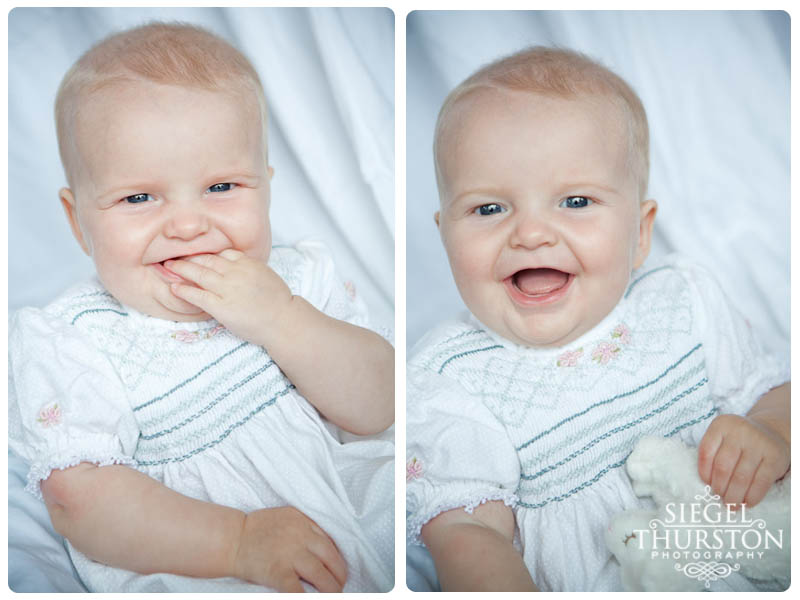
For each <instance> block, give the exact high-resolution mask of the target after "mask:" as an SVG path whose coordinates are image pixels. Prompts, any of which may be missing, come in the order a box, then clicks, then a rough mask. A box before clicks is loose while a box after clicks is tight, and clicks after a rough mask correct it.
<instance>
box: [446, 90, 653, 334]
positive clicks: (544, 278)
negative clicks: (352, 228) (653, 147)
mask: <svg viewBox="0 0 800 600" xmlns="http://www.w3.org/2000/svg"><path fill="white" fill-rule="evenodd" d="M628 153H629V147H628V137H627V129H626V128H625V126H624V124H623V122H622V120H621V115H620V114H619V112H618V110H617V109H616V108H615V107H614V106H613V105H612V104H610V103H609V102H607V101H595V102H594V103H589V102H587V101H583V100H580V101H577V100H565V99H561V98H552V97H545V96H540V95H534V94H531V93H527V92H511V91H499V90H479V91H477V92H472V93H470V94H469V95H468V96H467V97H464V98H462V99H461V100H459V102H458V104H457V105H456V106H455V107H454V110H453V112H452V113H451V114H450V116H449V117H448V121H447V124H446V125H445V128H444V130H443V134H442V137H441V139H440V143H439V148H438V157H439V168H440V177H441V180H440V184H441V186H442V187H441V202H442V204H441V211H440V213H437V222H438V224H439V229H440V232H441V236H442V240H443V242H444V245H445V248H446V250H447V254H448V257H449V260H450V266H451V268H452V271H453V275H454V278H455V281H456V285H457V286H458V289H459V292H460V293H461V296H462V298H463V299H464V302H465V303H466V305H467V307H469V309H470V310H471V311H472V313H473V314H474V315H475V316H476V317H477V318H478V319H479V320H480V321H481V322H482V323H484V324H485V325H486V326H488V327H489V328H491V329H492V330H494V331H495V332H497V333H499V334H500V335H502V336H503V337H505V338H507V339H509V340H511V341H513V342H516V343H518V344H522V345H525V346H562V345H564V344H567V343H569V342H571V341H573V340H575V339H576V338H578V337H579V336H580V335H581V334H583V333H585V332H587V331H588V330H590V329H591V328H592V327H594V326H595V325H597V324H598V323H599V322H600V321H601V320H602V319H603V318H604V317H605V316H606V315H608V314H609V312H611V310H612V309H613V308H614V306H615V305H616V304H617V302H618V301H619V300H620V298H621V297H622V294H623V293H624V291H625V288H626V286H627V284H628V280H629V277H630V274H631V271H632V270H633V269H634V268H635V267H637V266H639V265H640V264H641V263H642V262H643V261H644V259H645V257H646V256H647V252H648V250H649V243H650V233H651V229H652V222H653V217H654V215H655V203H654V202H652V201H648V202H644V203H641V204H640V202H639V199H638V197H637V185H638V184H637V181H636V178H635V177H634V176H632V174H631V172H630V169H629V168H628V160H627V159H628V156H629V154H628Z"/></svg>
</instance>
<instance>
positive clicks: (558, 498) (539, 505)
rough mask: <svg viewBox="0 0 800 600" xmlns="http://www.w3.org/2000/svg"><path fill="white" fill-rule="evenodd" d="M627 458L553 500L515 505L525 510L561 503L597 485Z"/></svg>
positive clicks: (626, 458)
mask: <svg viewBox="0 0 800 600" xmlns="http://www.w3.org/2000/svg"><path fill="white" fill-rule="evenodd" d="M628 456H630V453H628ZM628 456H626V457H625V458H623V459H622V460H621V461H619V462H615V463H614V464H611V465H608V466H607V467H606V468H604V469H603V470H602V471H600V472H599V473H598V474H597V475H595V476H594V477H592V479H590V480H589V481H584V482H583V483H582V484H580V485H579V486H578V487H576V488H573V489H571V490H570V491H568V492H567V493H566V494H561V495H560V496H556V497H555V498H548V499H547V500H545V501H544V502H540V503H539V504H528V503H527V502H523V501H522V500H520V501H519V502H517V505H518V506H524V507H525V508H541V507H542V506H545V505H546V504H550V503H551V502H561V501H562V500H564V499H566V498H569V497H570V496H572V495H574V494H577V493H578V492H580V491H581V490H583V489H584V488H587V487H589V486H591V485H592V484H594V483H597V482H598V481H599V480H600V479H601V478H602V477H603V475H605V474H606V473H608V472H609V471H610V470H611V469H616V468H619V467H621V466H622V465H624V464H625V461H626V460H628ZM517 495H519V491H517Z"/></svg>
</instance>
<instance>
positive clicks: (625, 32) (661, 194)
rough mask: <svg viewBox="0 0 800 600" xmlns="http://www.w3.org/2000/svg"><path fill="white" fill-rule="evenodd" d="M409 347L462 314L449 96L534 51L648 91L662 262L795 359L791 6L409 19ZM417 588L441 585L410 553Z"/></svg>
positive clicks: (440, 14)
mask: <svg viewBox="0 0 800 600" xmlns="http://www.w3.org/2000/svg"><path fill="white" fill-rule="evenodd" d="M406 26H407V65H406V81H407V90H406V92H407V121H406V128H407V137H406V140H407V147H406V160H407V163H406V164H407V197H406V227H407V231H406V234H407V240H408V241H407V251H406V271H407V280H406V286H407V314H406V329H407V347H408V349H409V350H410V349H411V348H412V347H413V344H414V342H416V341H417V340H418V339H419V338H420V337H421V336H422V335H423V334H424V333H425V332H426V331H427V330H428V329H429V328H430V327H432V326H433V325H434V324H435V323H437V322H439V321H441V320H443V319H446V318H448V317H451V316H453V315H454V314H455V313H457V312H458V311H460V310H463V303H462V301H461V298H460V297H459V295H458V291H457V290H456V287H455V284H454V283H453V281H452V276H451V274H450V269H449V265H448V263H447V257H446V255H445V252H444V250H443V248H442V244H441V242H440V240H439V236H438V232H437V230H436V226H435V224H434V221H433V213H434V211H435V210H437V208H438V194H437V191H436V181H435V176H434V169H433V162H432V141H433V129H434V123H435V121H436V116H437V114H438V111H439V107H440V106H441V103H442V101H443V100H444V98H445V96H446V95H447V93H448V92H449V91H450V90H451V89H452V88H453V87H455V86H456V85H457V84H458V83H459V82H460V81H462V80H463V79H465V78H466V77H467V76H468V75H469V74H470V73H472V72H473V71H475V70H476V69H477V68H478V67H480V66H481V65H483V64H485V63H487V62H490V61H492V60H494V59H496V58H499V57H501V56H504V55H506V54H510V53H512V52H514V51H516V50H519V49H522V48H524V47H526V46H530V45H539V44H544V45H558V46H561V47H567V48H572V49H575V50H578V51H581V52H584V53H586V54H588V55H590V56H592V57H594V58H596V59H599V60H600V61H601V62H602V63H603V64H605V65H606V66H608V67H610V68H611V69H613V70H614V71H616V72H617V73H618V74H620V75H621V76H622V77H624V78H625V79H626V80H627V81H628V82H629V83H630V84H631V85H632V86H633V88H634V89H635V90H636V91H637V93H638V94H639V95H640V97H641V99H642V101H643V103H644V105H645V108H646V110H647V113H648V118H649V123H650V132H651V165H652V168H651V179H650V194H649V195H650V197H652V198H655V199H656V200H657V201H658V203H659V209H658V215H657V217H656V225H655V239H654V241H653V248H652V251H651V256H660V255H663V254H664V253H666V252H670V251H681V252H684V253H685V254H687V255H689V256H691V257H693V258H695V259H696V260H698V261H699V262H701V263H703V264H705V265H707V266H708V267H710V268H711V269H712V270H713V271H714V272H715V274H716V275H717V277H718V278H719V280H720V281H721V283H722V284H723V286H724V287H725V288H726V289H727V290H728V292H729V294H730V299H731V301H732V302H733V303H734V304H735V305H736V306H737V307H738V308H739V309H740V310H741V311H742V312H743V313H744V314H745V315H746V317H747V318H748V319H749V320H750V322H751V323H752V325H753V327H754V329H755V331H756V333H757V334H758V336H759V338H760V339H761V341H762V343H763V344H764V345H765V346H766V347H767V348H769V349H770V350H772V351H774V352H778V353H781V354H783V355H784V356H787V357H788V355H789V338H790V335H789V305H790V298H789V292H790V285H789V273H790V269H789V258H790V257H789V250H790V246H789V231H790V230H789V201H790V196H789V176H790V163H789V148H790V135H789V133H790V132H789V109H790V103H789V81H790V68H789V16H788V15H787V14H786V13H785V12H722V11H703V12H672V11H652V12H651V11H642V12H614V11H598V12H592V11H586V12H583V11H491V12H489V11H463V12H457V11H431V12H427V11H419V12H414V13H412V14H411V15H410V16H409V18H408V21H407V25H406ZM407 567H408V573H407V581H408V584H409V586H410V587H411V588H412V589H415V590H419V591H424V590H428V589H431V588H432V587H435V585H436V583H435V572H434V571H433V568H432V563H431V561H430V558H429V556H428V555H427V553H426V552H425V551H424V549H422V548H419V547H415V548H409V554H408V564H407Z"/></svg>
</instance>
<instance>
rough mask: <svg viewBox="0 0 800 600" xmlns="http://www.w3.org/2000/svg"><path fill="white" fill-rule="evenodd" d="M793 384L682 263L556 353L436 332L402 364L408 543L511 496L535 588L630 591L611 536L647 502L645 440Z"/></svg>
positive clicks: (655, 273) (738, 409)
mask: <svg viewBox="0 0 800 600" xmlns="http://www.w3.org/2000/svg"><path fill="white" fill-rule="evenodd" d="M787 380H788V362H784V361H778V360H776V359H774V358H772V357H770V356H768V355H766V354H764V353H763V352H762V351H761V350H760V349H759V348H758V346H757V344H756V343H755V340H754V337H753V335H752V332H751V331H750V326H749V325H748V324H747V322H746V321H745V320H744V319H743V318H741V317H740V316H739V315H738V314H737V313H736V312H735V311H734V310H733V309H732V308H731V307H730V305H729V304H728V302H727V300H726V298H725V296H724V294H723V292H722V290H721V289H720V287H719V286H718V284H717V283H716V281H715V280H714V279H713V277H711V276H710V275H709V274H708V273H707V272H705V271H704V270H702V269H700V268H699V267H696V266H694V265H692V264H690V263H688V262H687V261H685V260H683V259H681V258H679V257H675V256H672V257H668V258H667V259H665V260H664V262H662V263H660V264H658V265H656V266H654V267H651V268H648V269H646V270H644V269H643V270H640V271H638V272H635V273H634V274H633V276H632V278H631V283H630V284H629V287H628V289H627V291H626V293H625V295H624V297H623V299H622V300H621V301H620V303H619V304H618V305H617V307H616V308H615V309H614V310H613V311H612V312H611V314H609V315H608V316H607V317H606V318H605V319H604V320H603V321H602V322H601V323H599V324H598V325H597V326H596V327H595V328H594V329H592V330H591V331H590V332H588V333H586V334H584V335H583V336H582V337H581V338H579V339H578V340H576V341H574V342H572V343H570V344H568V345H566V346H564V347H561V348H557V349H536V348H524V347H521V346H517V345H515V344H513V343H511V342H509V341H507V340H505V339H503V338H501V337H499V336H497V335H496V334H494V333H493V332H491V331H489V330H488V329H487V328H486V327H485V326H483V325H482V324H481V323H479V322H478V321H477V320H476V319H475V318H474V317H471V316H470V317H465V318H464V319H463V320H460V321H456V322H450V323H446V324H443V325H441V326H440V327H438V328H437V329H435V330H434V331H432V332H431V333H429V334H428V335H427V336H426V337H425V338H424V339H423V340H422V341H421V342H420V343H419V344H418V345H417V347H416V349H415V352H414V354H413V357H412V358H411V360H410V361H409V365H408V384H407V396H408V408H407V421H406V429H407V457H406V458H407V464H406V467H407V477H406V479H407V511H408V521H407V526H408V535H409V540H410V542H411V543H412V544H413V543H420V542H419V533H420V530H421V528H422V526H423V525H424V524H425V523H426V522H427V521H429V520H430V519H432V518H433V517H434V516H436V515H437V514H439V513H440V512H443V511H446V510H449V509H454V508H458V507H464V508H465V509H466V510H467V511H471V510H473V509H474V508H475V507H476V506H477V505H479V504H480V503H483V502H485V501H487V500H502V501H503V502H505V503H506V504H507V505H509V506H512V507H513V508H514V513H515V515H516V522H517V525H518V529H519V537H518V540H517V541H518V543H519V545H520V548H521V550H522V553H523V558H524V561H525V564H526V565H527V567H528V569H529V571H530V573H531V575H532V577H533V580H534V582H535V583H536V584H537V586H538V587H539V588H540V589H541V590H543V591H570V590H572V591H591V590H622V583H621V579H620V568H619V564H618V563H617V562H616V559H615V558H614V557H613V555H612V554H611V553H610V552H609V551H608V549H607V548H606V544H605V540H604V534H605V531H606V528H607V527H608V524H609V522H610V520H611V518H612V517H613V516H614V515H616V514H617V513H619V512H622V511H624V510H628V509H632V508H648V507H649V504H648V503H647V502H646V501H644V500H642V499H640V498H637V497H636V495H635V494H634V492H633V490H632V488H631V485H630V482H629V479H628V477H627V474H626V472H625V469H624V468H623V465H624V463H625V460H626V458H627V456H628V454H629V453H630V452H631V450H632V449H633V447H634V445H635V444H636V442H637V440H638V439H639V438H641V437H642V436H644V435H662V436H667V437H670V436H674V437H676V438H679V439H681V440H683V441H684V442H687V443H689V444H691V445H697V444H698V443H699V441H700V439H701V438H702V435H703V433H704V432H705V430H706V428H707V427H708V425H709V424H710V422H711V420H712V419H713V418H714V417H715V416H716V415H717V414H720V413H737V414H744V413H746V412H747V411H748V410H749V409H750V408H751V406H752V405H753V404H754V403H755V401H756V400H757V399H758V398H759V397H760V396H761V395H762V394H764V393H765V392H767V391H768V390H769V389H771V388H772V387H775V386H777V385H780V384H782V383H784V382H785V381H787ZM725 585H734V586H735V587H738V586H740V585H744V586H745V587H746V586H747V582H746V581H745V582H744V584H742V582H738V583H735V584H734V583H733V580H731V581H730V582H726V583H725Z"/></svg>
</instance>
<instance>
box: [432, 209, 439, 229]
mask: <svg viewBox="0 0 800 600" xmlns="http://www.w3.org/2000/svg"><path fill="white" fill-rule="evenodd" d="M433 220H434V221H436V226H437V227H438V226H439V211H438V210H437V211H436V212H435V213H433Z"/></svg>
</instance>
